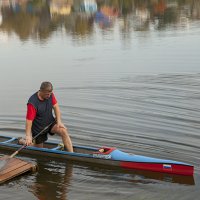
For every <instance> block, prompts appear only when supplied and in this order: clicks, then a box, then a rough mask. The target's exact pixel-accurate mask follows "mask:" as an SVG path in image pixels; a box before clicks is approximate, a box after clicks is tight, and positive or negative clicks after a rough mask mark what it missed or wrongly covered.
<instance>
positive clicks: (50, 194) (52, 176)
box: [31, 161, 73, 200]
mask: <svg viewBox="0 0 200 200" xmlns="http://www.w3.org/2000/svg"><path fill="white" fill-rule="evenodd" d="M57 165H58V164H56V165H52V164H51V165H48V164H45V163H44V162H43V161H41V162H40V167H39V171H38V173H37V175H36V180H35V182H34V185H33V186H32V187H31V190H32V193H33V194H34V195H35V196H36V198H37V199H41V200H43V199H44V200H51V199H52V200H67V199H68V198H67V193H68V187H69V185H70V181H71V178H72V174H73V165H71V164H70V163H67V164H66V163H63V166H64V167H65V169H64V167H63V169H62V168H61V167H60V165H59V168H58V167H56V166H57ZM58 169H59V170H58Z"/></svg>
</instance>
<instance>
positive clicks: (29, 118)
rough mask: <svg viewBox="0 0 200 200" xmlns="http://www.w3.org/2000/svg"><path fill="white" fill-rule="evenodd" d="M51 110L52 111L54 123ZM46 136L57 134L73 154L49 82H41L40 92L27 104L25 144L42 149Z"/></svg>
mask: <svg viewBox="0 0 200 200" xmlns="http://www.w3.org/2000/svg"><path fill="white" fill-rule="evenodd" d="M52 110H53V111H54V114H55V117H56V121H55V118H54V116H53V114H52ZM50 124H51V125H50ZM48 125H50V126H49V127H48V129H47V130H45V131H44V132H43V134H41V135H39V136H38V137H37V134H38V133H39V132H41V131H42V130H44V129H45V127H47V126H48ZM48 134H50V135H54V134H58V135H59V136H61V137H62V141H63V143H64V145H65V148H66V149H67V150H68V151H69V152H73V147H72V142H71V139H70V137H69V134H68V131H67V128H66V127H65V126H64V124H63V123H62V121H61V113H60V108H59V105H58V103H57V100H56V97H55V95H54V93H53V86H52V84H51V83H50V82H43V83H42V84H41V86H40V90H39V91H38V92H36V93H34V94H33V95H32V96H31V97H30V98H29V100H28V103H27V114H26V140H25V144H26V145H27V146H29V145H34V146H36V147H40V148H42V147H43V143H44V142H45V141H46V140H47V139H48ZM33 137H36V138H35V140H34V141H32V140H33Z"/></svg>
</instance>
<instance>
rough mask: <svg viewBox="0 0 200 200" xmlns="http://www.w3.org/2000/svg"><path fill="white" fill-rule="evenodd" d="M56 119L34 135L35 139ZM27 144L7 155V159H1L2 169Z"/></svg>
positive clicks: (0, 167)
mask: <svg viewBox="0 0 200 200" xmlns="http://www.w3.org/2000/svg"><path fill="white" fill-rule="evenodd" d="M54 122H55V121H53V122H52V123H50V124H49V125H47V126H46V127H45V128H44V129H43V130H42V131H40V132H39V133H38V134H37V135H35V137H33V140H34V139H36V138H37V137H38V136H39V135H41V134H42V133H43V132H44V131H46V130H47V129H48V128H49V127H50V126H51V125H52V124H53V123H54ZM26 146H27V145H26V144H24V145H23V146H21V147H20V148H19V149H18V150H17V151H15V152H14V153H13V154H12V155H10V156H8V157H6V159H4V160H0V170H2V168H3V167H4V166H5V165H6V163H7V162H8V160H9V159H11V158H13V157H14V156H16V155H17V154H18V153H19V152H20V151H21V150H22V149H24V148H25V147H26Z"/></svg>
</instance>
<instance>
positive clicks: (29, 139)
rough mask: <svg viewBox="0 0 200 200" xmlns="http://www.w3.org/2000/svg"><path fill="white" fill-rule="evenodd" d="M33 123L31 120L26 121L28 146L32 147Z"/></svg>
mask: <svg viewBox="0 0 200 200" xmlns="http://www.w3.org/2000/svg"><path fill="white" fill-rule="evenodd" d="M32 123H33V122H32V121H31V120H28V119H27V120H26V145H32V133H31V128H32Z"/></svg>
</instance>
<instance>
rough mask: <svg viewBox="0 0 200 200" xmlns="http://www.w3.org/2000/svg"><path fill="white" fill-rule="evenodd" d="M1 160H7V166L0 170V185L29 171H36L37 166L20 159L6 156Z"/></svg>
mask: <svg viewBox="0 0 200 200" xmlns="http://www.w3.org/2000/svg"><path fill="white" fill-rule="evenodd" d="M0 160H5V161H6V164H5V166H4V167H3V168H2V169H1V170H0V184H1V183H3V182H5V181H8V180H10V179H12V178H14V177H16V176H19V175H21V174H24V173H26V172H28V171H36V169H37V166H36V165H35V164H33V163H30V162H26V161H24V160H21V159H19V158H10V159H9V157H8V156H4V157H2V158H0Z"/></svg>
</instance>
